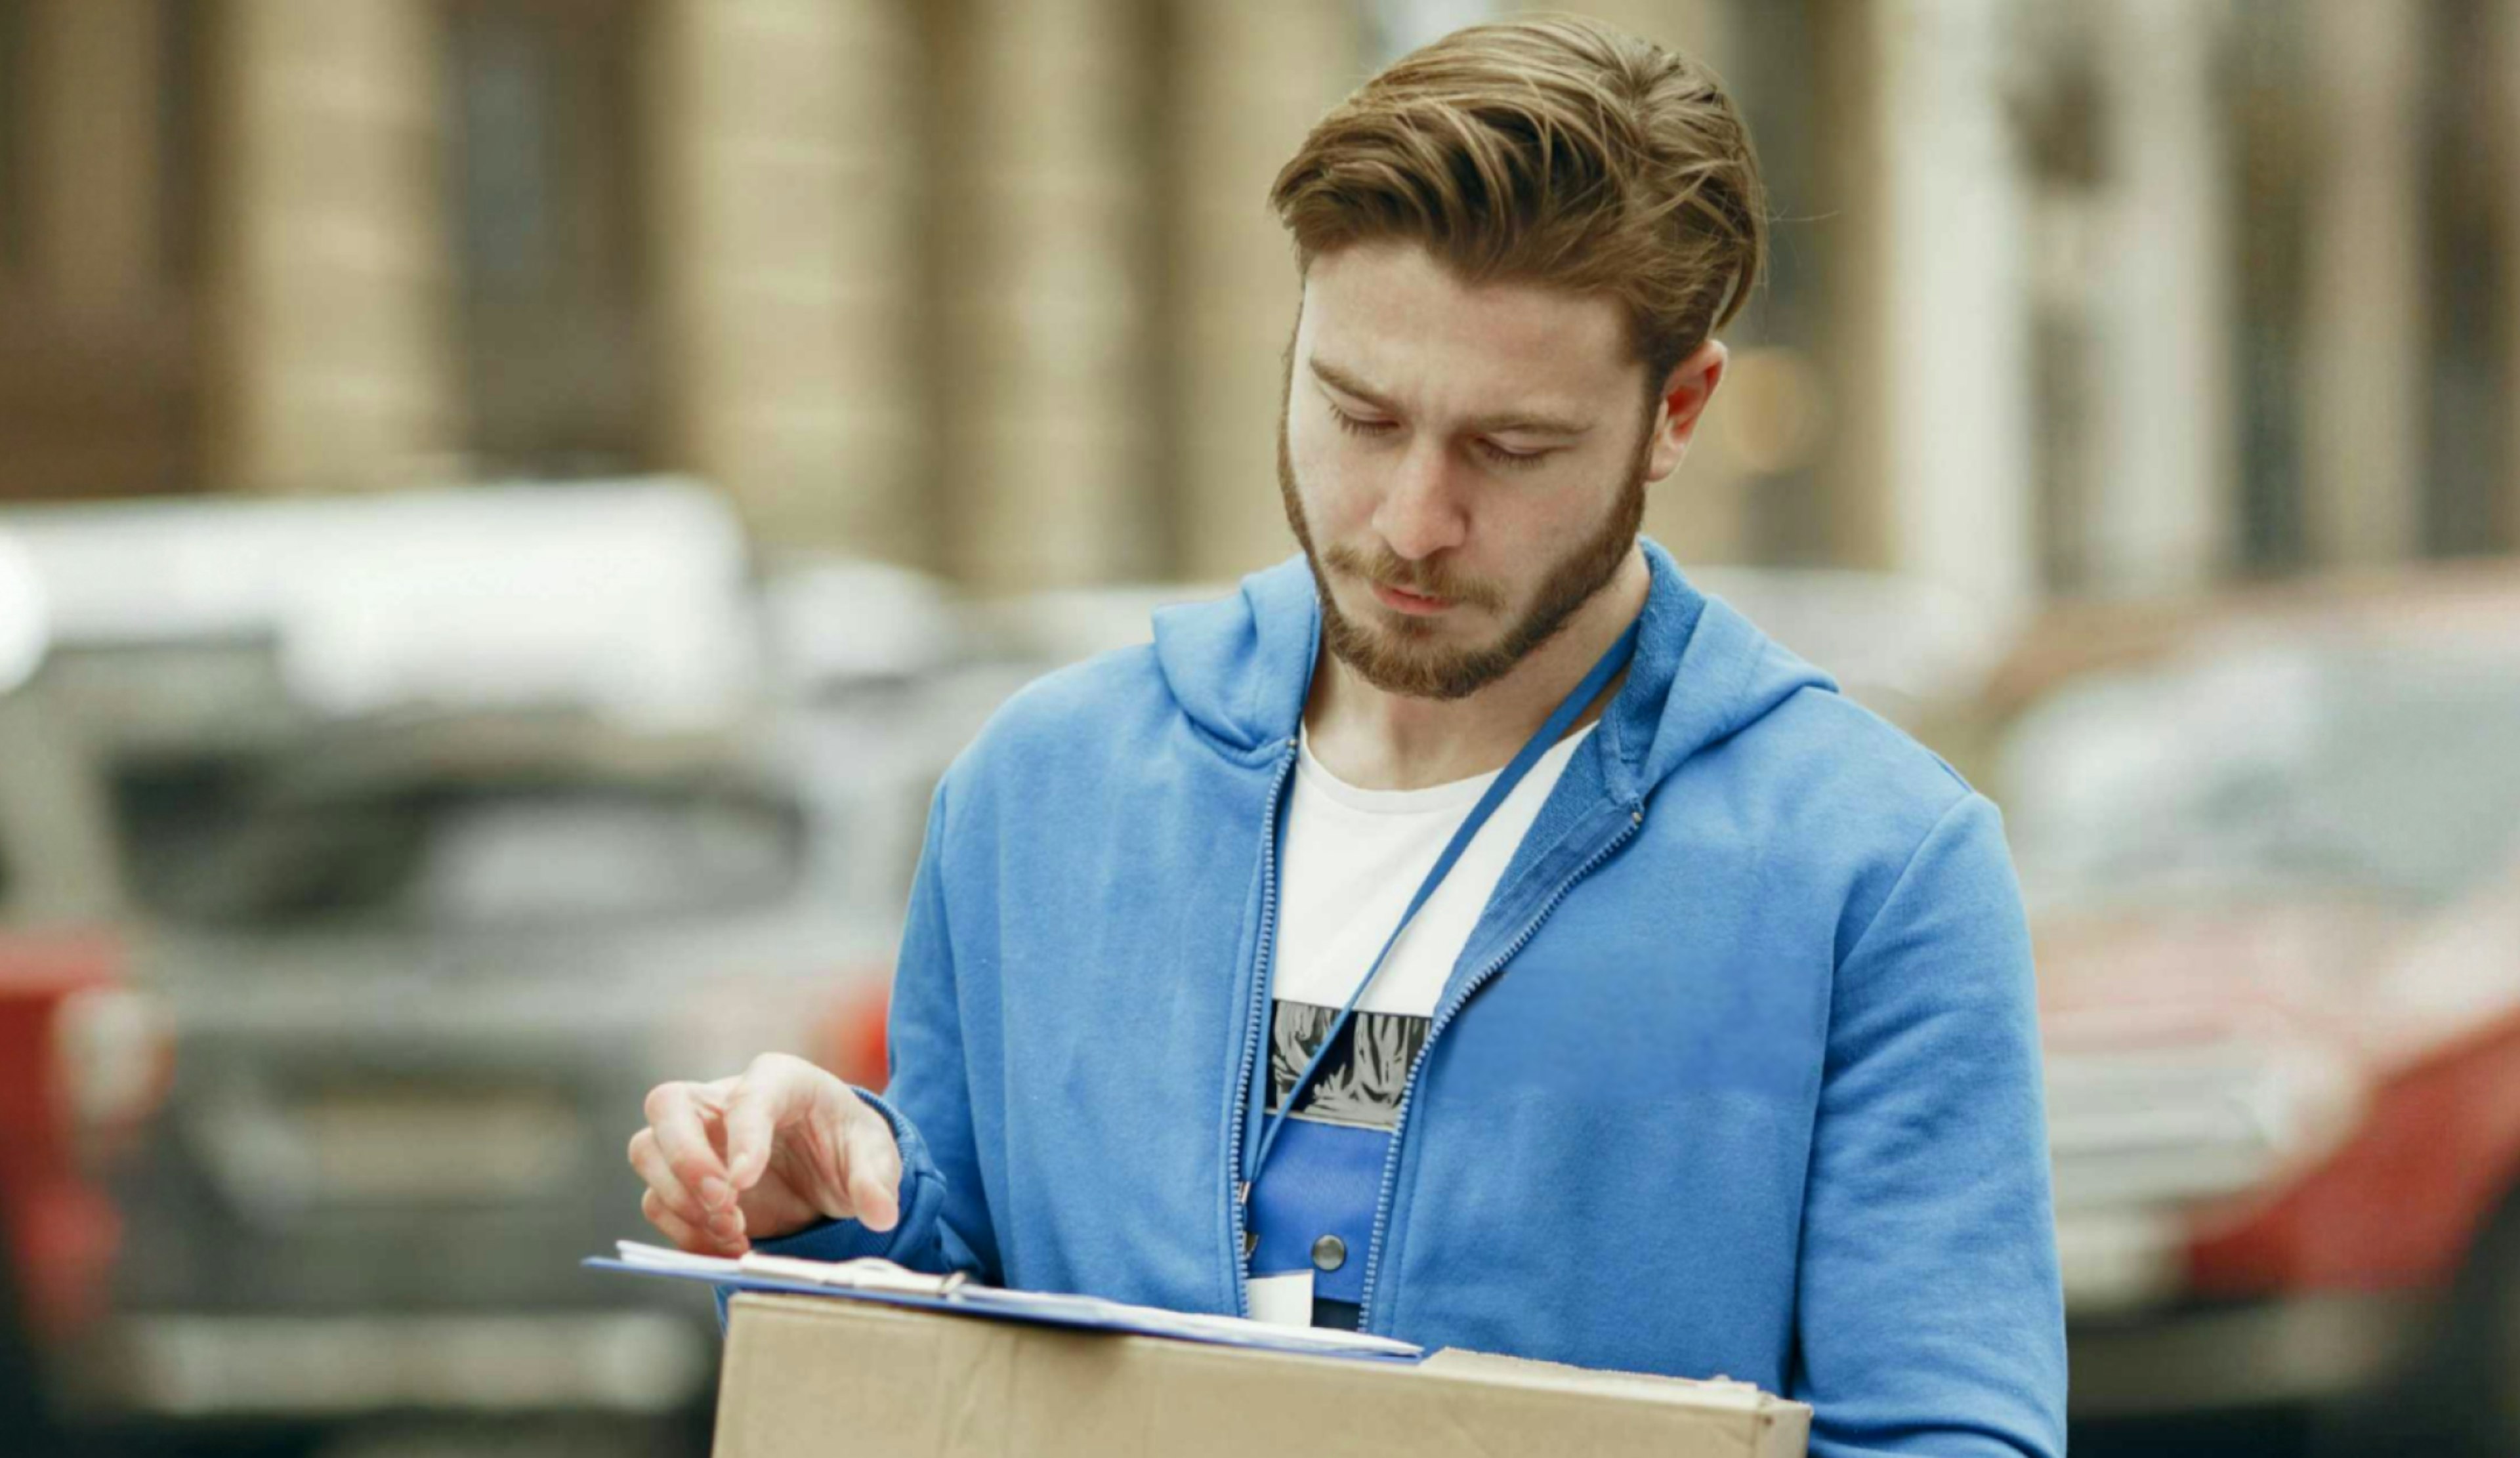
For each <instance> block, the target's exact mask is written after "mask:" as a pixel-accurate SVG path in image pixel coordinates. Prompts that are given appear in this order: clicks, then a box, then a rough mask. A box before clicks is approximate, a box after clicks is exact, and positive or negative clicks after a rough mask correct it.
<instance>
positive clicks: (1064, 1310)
mask: <svg viewBox="0 0 2520 1458" xmlns="http://www.w3.org/2000/svg"><path fill="white" fill-rule="evenodd" d="M622 1246H623V1249H624V1252H625V1253H629V1252H633V1251H636V1252H641V1253H645V1259H612V1258H609V1257H602V1256H593V1257H589V1258H587V1259H585V1260H583V1261H581V1262H579V1263H580V1264H582V1265H584V1266H586V1267H587V1268H588V1269H591V1270H611V1271H624V1272H627V1273H629V1274H631V1275H634V1276H662V1277H665V1278H666V1279H668V1280H676V1281H698V1282H702V1283H705V1284H707V1285H710V1286H713V1287H716V1288H718V1289H719V1290H721V1291H764V1292H777V1293H779V1294H782V1295H787V1296H811V1297H821V1298H824V1299H827V1300H835V1301H859V1302H875V1303H879V1304H883V1305H890V1306H908V1307H912V1308H914V1309H917V1310H924V1311H950V1312H956V1313H959V1314H961V1315H966V1316H980V1317H985V1318H988V1319H990V1320H995V1321H1014V1322H1021V1323H1024V1324H1026V1325H1032V1326H1053V1327H1063V1328H1066V1329H1069V1330H1072V1331H1099V1332H1118V1333H1125V1334H1129V1335H1134V1336H1148V1337H1169V1338H1173V1339H1175V1340H1177V1341H1186V1342H1203V1343H1207V1344H1210V1345H1213V1346H1220V1347H1241V1348H1251V1349H1253V1350H1260V1351H1283V1352H1294V1353H1298V1354H1300V1355H1304V1356H1329V1357H1339V1358H1343V1359H1347V1360H1354V1361H1370V1362H1391V1363H1398V1364H1400V1365H1403V1366H1414V1365H1416V1364H1417V1363H1418V1362H1421V1361H1423V1360H1425V1355H1426V1353H1425V1350H1424V1348H1419V1347H1418V1346H1417V1345H1415V1344H1413V1343H1408V1342H1401V1341H1398V1340H1395V1339H1393V1338H1388V1337H1373V1336H1367V1335H1364V1334H1361V1333H1355V1332H1338V1331H1330V1330H1326V1329H1321V1328H1313V1327H1294V1326H1277V1325H1273V1324H1271V1323H1267V1322H1260V1321H1253V1320H1250V1319H1248V1318H1245V1317H1235V1316H1217V1315H1212V1314H1208V1313H1204V1312H1184V1311H1169V1310H1164V1309H1162V1308H1159V1307H1154V1306H1136V1305H1130V1304H1127V1303H1121V1302H1112V1301H1105V1300H1102V1299H1101V1298H1099V1297H1086V1296H1063V1295H1055V1294H1051V1293H1045V1292H1028V1291H1007V1290H1001V1289H999V1288H997V1287H993V1286H981V1285H977V1284H972V1283H967V1282H960V1281H954V1282H947V1283H940V1284H943V1285H944V1287H945V1289H944V1290H943V1291H942V1292H941V1293H934V1294H931V1293H928V1292H923V1291H916V1290H891V1289H876V1288H870V1287H868V1286H863V1285H849V1284H834V1283H833V1282H832V1281H826V1280H817V1279H814V1278H812V1277H811V1276H808V1275H804V1274H797V1275H792V1276H791V1275H785V1274H778V1273H774V1272H770V1271H759V1270H742V1269H739V1268H737V1262H735V1261H733V1260H725V1259H710V1258H706V1257H691V1256H685V1255H683V1254H682V1253H680V1252H669V1251H664V1250H661V1249H659V1248H655V1247H645V1246H637V1245H635V1244H634V1243H632V1242H628V1241H624V1242H622ZM777 1263H778V1264H780V1265H783V1266H788V1267H792V1268H796V1269H798V1270H800V1271H801V1270H804V1269H806V1268H811V1267H820V1268H821V1269H822V1270H826V1271H831V1272H832V1273H834V1275H835V1276H836V1275H838V1274H840V1267H838V1266H836V1265H833V1264H831V1263H829V1262H824V1261H806V1260H796V1259H788V1258H782V1259H780V1260H779V1261H778V1262H777ZM887 1263H888V1262H887ZM895 1269H899V1268H898V1267H895ZM904 1275H905V1276H907V1277H910V1278H911V1279H914V1280H915V1279H919V1278H918V1277H917V1275H916V1274H915V1273H910V1272H904ZM926 1279H927V1280H929V1281H933V1280H934V1279H935V1278H932V1277H929V1278H926Z"/></svg>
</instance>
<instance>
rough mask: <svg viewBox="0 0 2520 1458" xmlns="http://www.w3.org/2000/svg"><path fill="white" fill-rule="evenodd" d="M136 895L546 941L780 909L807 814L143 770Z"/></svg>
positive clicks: (124, 827) (133, 807)
mask: <svg viewBox="0 0 2520 1458" xmlns="http://www.w3.org/2000/svg"><path fill="white" fill-rule="evenodd" d="M114 800H115V809H116V814H117V818H118V820H119V821H120V828H121V831H122V842H123V844H124V845H125V847H126V848H127V849H126V852H125V855H126V860H127V864H128V869H129V874H130V882H131V885H132V889H133V894H134V895H135V897H136V898H137V899H138V900H139V902H140V904H141V905H142V906H146V907H148V908H149V909H150V910H151V911H153V912H155V913H156V914H158V915H159V916H162V917H165V918H167V919H169V920H173V921H179V922H190V923H200V924H207V925H219V926H231V927H250V928H263V929H288V928H307V929H316V928H324V927H338V928H360V927H376V928H404V929H410V930H416V931H417V930H454V931H462V930H468V929H477V930H484V931H532V930H539V929H554V930H563V929H571V928H586V927H590V926H593V925H596V924H603V925H607V926H612V925H620V924H624V923H650V924H652V923H660V922H671V921H676V920H685V919H697V918H703V917H710V916H717V915H725V914H730V913H735V912H740V911H743V910H746V909H750V908H756V907H759V906H766V905H770V904H774V903H776V902H778V901H780V900H782V899H784V898H785V897H787V895H788V894H789V893H790V892H791V891H792V890H793V888H794V887H795V885H796V884H797V881H798V878H799V875H800V873H801V869H802V866H803V863H804V853H805V845H804V833H803V822H802V818H801V816H800V815H799V814H798V812H797V811H796V809H795V807H793V806H792V805H790V804H787V803H785V802H783V801H780V800H777V799H774V798H772V797H769V796H766V795H762V794H758V793H755V792H752V791H749V790H744V789H738V788H733V787H729V786H727V785H725V784H722V783H715V782H711V783H657V782H651V781H644V780H642V781H620V782H615V781H604V780H593V779H578V780H571V779H565V778H522V779H515V780H450V781H446V782H403V783H396V784H391V785H375V786H369V787H364V788H358V789H349V790H342V789H337V788H335V789H321V790H316V789H309V788H306V787H305V786H304V785H303V784H302V783H301V782H293V780H292V779H291V777H289V776H287V775H284V774H278V773H273V771H272V768H271V767H269V766H265V765H251V764H240V763H236V762H213V763H206V764H205V763H186V764H159V765H145V766H135V767H131V768H129V769H127V770H125V771H124V772H123V773H120V774H118V775H117V776H116V780H115V795H114Z"/></svg>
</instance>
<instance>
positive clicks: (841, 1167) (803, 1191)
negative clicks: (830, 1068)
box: [630, 1053, 901, 1256]
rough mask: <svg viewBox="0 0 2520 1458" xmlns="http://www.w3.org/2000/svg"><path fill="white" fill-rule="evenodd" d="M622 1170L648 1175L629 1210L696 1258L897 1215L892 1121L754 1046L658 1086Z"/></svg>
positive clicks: (818, 1072)
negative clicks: (703, 1079) (724, 1075)
mask: <svg viewBox="0 0 2520 1458" xmlns="http://www.w3.org/2000/svg"><path fill="white" fill-rule="evenodd" d="M647 1112H648V1127H646V1128H643V1129H641V1130H639V1132H637V1133H636V1134H633V1135H631V1136H630V1168H631V1169H633V1170H636V1171H639V1177H640V1178H642V1179H644V1180H646V1181H647V1182H648V1190H647V1193H646V1194H644V1195H642V1196H640V1198H639V1213H640V1214H642V1215H646V1216H647V1217H648V1221H649V1223H651V1224H652V1225H654V1226H655V1227H656V1228H657V1229H658V1230H661V1231H663V1232H664V1233H665V1236H666V1238H667V1239H669V1240H671V1241H673V1243H674V1244H675V1245H676V1246H677V1247H680V1248H681V1249H683V1250H685V1251H689V1252H691V1253H693V1254H694V1255H700V1256H731V1255H740V1254H742V1252H743V1251H744V1250H746V1249H748V1248H749V1247H750V1245H751V1243H752V1242H753V1241H756V1240H772V1239H775V1238H777V1237H779V1236H782V1235H787V1234H789V1233H791V1232H794V1231H797V1230H801V1229H803V1228H804V1227H805V1226H807V1225H810V1224H813V1223H814V1222H815V1221H817V1220H822V1219H834V1220H837V1219H847V1218H850V1217H855V1218H857V1219H859V1220H861V1221H863V1222H864V1223H865V1224H866V1226H867V1228H869V1229H871V1230H889V1229H891V1228H892V1227H893V1225H894V1223H895V1222H896V1221H898V1220H899V1219H900V1218H901V1211H900V1204H899V1201H900V1192H901V1146H900V1145H899V1143H897V1142H896V1141H895V1140H894V1139H893V1137H892V1126H890V1125H889V1124H887V1123H885V1122H884V1118H883V1116H882V1115H881V1114H878V1113H877V1112H876V1111H875V1110H874V1109H873V1108H871V1107H869V1106H868V1104H867V1102H866V1100H864V1099H862V1098H860V1097H858V1096H857V1093H856V1092H855V1091H854V1090H853V1089H851V1088H850V1087H849V1085H848V1084H846V1083H844V1082H840V1080H839V1079H837V1078H836V1077H834V1076H833V1075H832V1074H830V1073H828V1072H826V1071H825V1070H823V1069H820V1068H817V1067H815V1066H814V1065H813V1064H811V1063H808V1062H806V1061H805V1060H804V1059H802V1058H791V1057H789V1056H788V1055H787V1054H785V1053H764V1054H762V1055H761V1056H760V1057H758V1058H755V1059H754V1060H752V1066H751V1067H750V1068H747V1069H745V1070H744V1071H743V1072H742V1074H740V1075H738V1076H737V1077H735V1078H732V1079H719V1080H717V1081H716V1082H710V1083H690V1082H675V1083H659V1084H657V1085H656V1086H655V1087H654V1088H652V1089H651V1090H649V1093H648V1106H647Z"/></svg>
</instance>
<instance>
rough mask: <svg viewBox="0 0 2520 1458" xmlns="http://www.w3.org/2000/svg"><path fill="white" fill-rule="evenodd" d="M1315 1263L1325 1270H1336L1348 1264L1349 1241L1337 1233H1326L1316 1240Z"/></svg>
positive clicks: (1314, 1248)
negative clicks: (1342, 1238)
mask: <svg viewBox="0 0 2520 1458" xmlns="http://www.w3.org/2000/svg"><path fill="white" fill-rule="evenodd" d="M1313 1264H1315V1265H1318V1266H1320V1267H1321V1268H1322V1269H1324V1270H1336V1269H1338V1268H1339V1267H1340V1266H1342V1265H1345V1264H1347V1242H1346V1241H1343V1240H1341V1239H1339V1238H1338V1237H1337V1236H1335V1235H1325V1236H1323V1237H1322V1238H1321V1239H1319V1240H1317V1241H1314V1242H1313Z"/></svg>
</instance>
